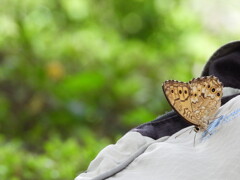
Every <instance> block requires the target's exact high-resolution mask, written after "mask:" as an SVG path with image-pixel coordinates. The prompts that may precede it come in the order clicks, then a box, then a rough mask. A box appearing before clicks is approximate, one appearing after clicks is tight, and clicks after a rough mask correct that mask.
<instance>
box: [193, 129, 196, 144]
mask: <svg viewBox="0 0 240 180" xmlns="http://www.w3.org/2000/svg"><path fill="white" fill-rule="evenodd" d="M196 136H197V132H195V135H194V140H193V147H195V142H196Z"/></svg>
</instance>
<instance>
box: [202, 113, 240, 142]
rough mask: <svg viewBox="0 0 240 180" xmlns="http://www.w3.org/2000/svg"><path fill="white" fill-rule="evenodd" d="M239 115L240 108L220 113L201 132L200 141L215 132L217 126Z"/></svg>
mask: <svg viewBox="0 0 240 180" xmlns="http://www.w3.org/2000/svg"><path fill="white" fill-rule="evenodd" d="M238 116H240V109H237V110H235V111H233V112H231V113H230V114H228V115H222V116H220V117H219V118H217V119H216V120H214V121H213V122H211V123H210V124H209V125H208V128H207V129H206V130H205V131H204V132H203V133H202V137H201V141H203V140H206V139H208V138H209V137H210V136H211V135H213V134H214V133H216V132H217V127H219V126H220V125H222V124H224V123H227V122H229V121H231V120H233V119H235V118H236V117H238Z"/></svg>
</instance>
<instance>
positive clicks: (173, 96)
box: [163, 76, 222, 129]
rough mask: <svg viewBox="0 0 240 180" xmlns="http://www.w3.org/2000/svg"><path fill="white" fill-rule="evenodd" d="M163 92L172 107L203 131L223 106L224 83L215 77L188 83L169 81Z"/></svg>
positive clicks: (165, 84) (166, 82)
mask: <svg viewBox="0 0 240 180" xmlns="http://www.w3.org/2000/svg"><path fill="white" fill-rule="evenodd" d="M163 91H164V94H165V96H166V98H167V100H168V101H169V103H170V104H171V106H172V107H173V108H174V109H175V110H176V111H177V112H178V113H179V114H180V115H181V116H182V117H183V118H185V119H186V120H187V121H189V122H190V123H192V124H194V125H196V126H198V127H200V128H201V129H205V128H206V125H207V124H208V123H209V121H210V120H211V119H213V116H214V115H215V113H216V111H217V110H218V108H219V107H220V105H221V97H222V83H221V82H220V81H219V80H218V78H216V77H214V76H206V77H201V78H197V79H193V80H191V81H189V82H188V83H184V82H179V81H174V80H168V81H165V82H164V83H163Z"/></svg>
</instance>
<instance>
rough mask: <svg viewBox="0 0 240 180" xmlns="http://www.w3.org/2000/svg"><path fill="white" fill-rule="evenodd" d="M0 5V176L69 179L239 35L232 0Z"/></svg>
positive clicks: (32, 0) (24, 0)
mask: <svg viewBox="0 0 240 180" xmlns="http://www.w3.org/2000/svg"><path fill="white" fill-rule="evenodd" d="M230 1H231V0H230ZM0 4H1V5H0V63H1V65H0V90H1V91H0V179H1V180H48V179H49V180H50V179H53V180H67V179H73V178H74V177H76V176H77V175H78V174H79V173H80V172H82V171H84V170H86V168H87V166H88V164H89V162H90V161H91V160H92V159H93V158H94V157H95V156H96V154H97V153H98V152H99V151H100V150H101V149H102V148H104V147H105V146H107V145H108V144H110V143H115V142H116V141H117V139H119V138H120V137H121V136H123V135H124V134H125V133H126V132H127V131H129V130H130V129H131V128H133V127H136V126H138V125H140V124H142V123H145V122H148V121H151V120H153V119H154V118H156V117H157V116H158V115H160V114H163V113H165V112H166V111H168V110H170V107H169V105H168V104H167V102H166V100H165V97H164V95H163V93H162V89H161V84H162V82H163V81H164V80H167V79H177V80H181V81H188V80H190V79H191V78H193V77H196V76H199V75H200V72H201V69H202V67H203V65H204V64H205V63H206V61H207V59H208V58H209V57H210V56H211V54H212V53H213V52H214V51H215V50H216V49H217V48H219V47H220V46H221V45H223V44H225V43H227V42H229V41H232V40H235V39H237V38H238V37H239V35H240V21H239V19H240V14H239V12H238V10H239V9H238V7H240V6H239V2H238V1H232V4H231V3H229V1H228V2H227V3H226V2H224V1H216V0H214V1H211V2H208V1H207V0H203V1H201V2H200V1H197V0H172V1H168V0H154V1H144V0H130V1H121V0H104V1H103V0H98V1H94V0H59V1H50V0H21V1H20V0H11V1H9V0H0Z"/></svg>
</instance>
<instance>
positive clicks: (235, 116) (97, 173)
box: [75, 96, 240, 180]
mask: <svg viewBox="0 0 240 180" xmlns="http://www.w3.org/2000/svg"><path fill="white" fill-rule="evenodd" d="M216 116H217V117H220V118H218V119H217V120H216V121H214V123H213V124H212V125H211V126H210V127H209V129H208V131H209V133H211V135H208V134H207V133H205V134H206V136H205V137H202V135H203V133H202V132H199V133H197V136H196V143H195V146H194V145H193V142H194V135H195V132H193V131H192V132H191V134H189V131H190V129H191V128H192V127H188V128H185V129H183V130H181V131H180V132H178V133H176V134H174V135H172V136H171V137H170V138H161V139H159V140H157V141H154V140H152V139H150V138H147V137H144V136H141V135H140V134H138V133H136V132H131V133H128V134H126V135H125V136H124V137H123V138H122V139H121V140H120V141H119V142H118V143H117V144H116V145H114V146H110V147H106V148H105V149H104V150H103V151H102V152H101V153H100V154H99V155H98V156H97V157H96V159H95V160H94V161H93V162H92V163H91V164H90V167H89V169H88V172H87V173H83V174H80V175H79V176H78V177H77V178H76V179H75V180H87V179H104V178H106V177H109V178H108V180H135V179H137V180H159V179H161V180H179V179H180V180H192V179H199V180H200V179H201V180H209V179H211V180H235V179H240V140H239V138H238V137H239V135H240V96H237V97H235V98H234V99H232V100H230V101H229V102H228V103H226V104H225V105H223V106H222V107H221V108H220V109H219V111H218V113H217V114H216ZM186 129H189V131H187V132H185V133H183V134H182V135H180V136H179V137H177V138H175V137H176V136H177V135H178V134H179V133H182V132H183V131H186ZM141 148H142V149H141ZM139 149H141V151H140V150H139ZM134 152H135V153H134ZM137 153H138V154H137ZM126 161H128V163H125V164H124V163H123V162H126ZM128 164H129V165H128ZM121 165H123V166H125V169H123V166H121ZM120 166H121V168H119V167H120ZM116 167H118V169H117V170H116ZM113 170H115V171H114V172H113ZM111 171H112V172H111ZM106 172H108V174H107V176H106ZM116 172H117V173H116ZM104 173H105V177H104V176H101V175H103V174H104ZM110 176H111V177H110Z"/></svg>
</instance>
